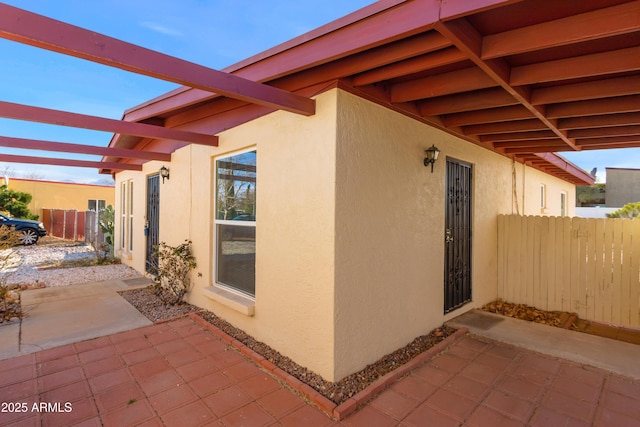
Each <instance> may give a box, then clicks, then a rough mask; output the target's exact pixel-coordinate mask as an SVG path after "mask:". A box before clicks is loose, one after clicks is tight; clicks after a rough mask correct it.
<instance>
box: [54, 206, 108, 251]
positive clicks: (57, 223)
mask: <svg viewBox="0 0 640 427" xmlns="http://www.w3.org/2000/svg"><path fill="white" fill-rule="evenodd" d="M99 220H100V216H99V214H98V212H95V211H86V212H83V211H77V210H75V209H42V223H43V224H44V226H45V228H46V229H47V233H48V234H49V235H50V236H54V237H61V238H63V239H68V240H76V241H84V242H86V243H92V242H93V243H102V242H104V233H103V232H102V230H100V227H99V226H98V221H99Z"/></svg>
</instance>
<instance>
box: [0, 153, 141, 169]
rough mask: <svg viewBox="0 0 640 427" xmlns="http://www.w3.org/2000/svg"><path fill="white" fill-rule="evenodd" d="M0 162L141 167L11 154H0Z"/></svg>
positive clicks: (110, 167) (93, 166)
mask: <svg viewBox="0 0 640 427" xmlns="http://www.w3.org/2000/svg"><path fill="white" fill-rule="evenodd" d="M0 162H7V163H29V164H37V165H54V166H73V167H79V168H96V169H112V170H131V171H141V170H142V165H132V164H127V163H115V162H92V161H89V160H71V159H54V158H51V157H32V156H17V155H13V154H0Z"/></svg>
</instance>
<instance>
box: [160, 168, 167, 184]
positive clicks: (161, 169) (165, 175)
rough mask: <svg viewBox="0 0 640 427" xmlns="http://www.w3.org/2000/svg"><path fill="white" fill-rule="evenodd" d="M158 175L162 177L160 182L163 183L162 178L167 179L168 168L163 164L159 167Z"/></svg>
mask: <svg viewBox="0 0 640 427" xmlns="http://www.w3.org/2000/svg"><path fill="white" fill-rule="evenodd" d="M160 176H161V177H162V183H163V184H164V180H165V178H166V179H169V169H168V168H166V167H165V166H164V165H163V166H162V167H161V168H160Z"/></svg>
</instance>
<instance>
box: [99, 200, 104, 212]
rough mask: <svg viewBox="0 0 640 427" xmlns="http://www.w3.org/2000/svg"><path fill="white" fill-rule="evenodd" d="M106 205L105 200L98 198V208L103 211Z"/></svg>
mask: <svg viewBox="0 0 640 427" xmlns="http://www.w3.org/2000/svg"><path fill="white" fill-rule="evenodd" d="M105 207H106V202H105V201H104V200H98V210H99V211H103V210H104V208H105Z"/></svg>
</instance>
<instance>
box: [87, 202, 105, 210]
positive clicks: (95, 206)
mask: <svg viewBox="0 0 640 427" xmlns="http://www.w3.org/2000/svg"><path fill="white" fill-rule="evenodd" d="M106 206H107V201H106V200H98V199H89V200H88V201H87V210H88V211H93V212H102V211H103V210H104V209H105V208H106Z"/></svg>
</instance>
